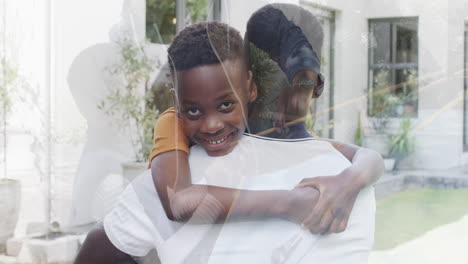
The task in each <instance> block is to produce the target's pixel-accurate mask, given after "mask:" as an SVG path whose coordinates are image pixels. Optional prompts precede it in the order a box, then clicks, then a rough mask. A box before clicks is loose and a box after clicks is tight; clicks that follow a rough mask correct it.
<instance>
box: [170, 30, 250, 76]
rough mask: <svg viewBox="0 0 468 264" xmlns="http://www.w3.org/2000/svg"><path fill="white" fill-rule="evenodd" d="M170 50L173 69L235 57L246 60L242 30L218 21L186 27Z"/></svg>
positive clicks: (175, 39)
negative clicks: (239, 30) (240, 31)
mask: <svg viewBox="0 0 468 264" xmlns="http://www.w3.org/2000/svg"><path fill="white" fill-rule="evenodd" d="M167 51H168V61H169V66H170V69H171V72H172V73H174V71H183V70H188V69H191V68H194V67H197V66H202V65H209V64H216V63H221V62H223V61H226V60H231V59H242V60H243V61H245V60H244V59H245V56H244V45H243V40H242V37H241V35H240V33H239V32H238V31H237V30H236V29H234V28H232V27H230V26H229V25H227V24H224V23H221V22H217V21H210V22H200V23H196V24H193V25H190V26H188V27H186V28H185V29H183V30H182V31H181V32H180V33H179V34H178V35H177V36H176V37H175V38H174V40H173V41H172V43H171V45H170V46H169V48H168V50H167Z"/></svg>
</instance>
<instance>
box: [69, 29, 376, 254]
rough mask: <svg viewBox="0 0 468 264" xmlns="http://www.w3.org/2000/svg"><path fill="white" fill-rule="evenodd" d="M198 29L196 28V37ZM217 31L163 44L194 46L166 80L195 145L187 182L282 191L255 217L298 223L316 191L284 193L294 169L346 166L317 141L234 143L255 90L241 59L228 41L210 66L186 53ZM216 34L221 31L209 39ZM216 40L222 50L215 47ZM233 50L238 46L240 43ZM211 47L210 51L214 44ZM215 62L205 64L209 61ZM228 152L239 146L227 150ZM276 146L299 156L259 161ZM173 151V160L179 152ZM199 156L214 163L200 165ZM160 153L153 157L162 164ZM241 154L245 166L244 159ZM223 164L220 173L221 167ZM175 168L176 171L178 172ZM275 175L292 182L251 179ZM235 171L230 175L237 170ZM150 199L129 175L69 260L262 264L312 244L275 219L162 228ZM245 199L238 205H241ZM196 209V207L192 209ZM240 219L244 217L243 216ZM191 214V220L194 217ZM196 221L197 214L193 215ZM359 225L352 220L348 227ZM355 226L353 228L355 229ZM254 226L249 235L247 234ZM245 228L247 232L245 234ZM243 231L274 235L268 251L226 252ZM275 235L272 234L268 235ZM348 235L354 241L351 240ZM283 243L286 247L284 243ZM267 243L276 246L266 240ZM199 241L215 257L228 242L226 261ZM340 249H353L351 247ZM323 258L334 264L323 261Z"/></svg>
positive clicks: (185, 34) (145, 180) (146, 178)
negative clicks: (153, 258) (150, 256)
mask: <svg viewBox="0 0 468 264" xmlns="http://www.w3.org/2000/svg"><path fill="white" fill-rule="evenodd" d="M200 27H202V29H201V30H200ZM226 28H227V26H226V25H223V24H220V23H206V24H198V25H194V26H191V27H189V28H187V29H185V30H184V31H182V32H181V34H180V35H178V36H177V37H176V39H174V42H173V44H171V46H172V47H177V43H181V42H187V44H188V45H192V46H193V47H194V49H192V50H191V52H192V53H191V54H190V56H193V57H195V59H194V60H192V62H193V61H195V62H193V63H187V64H186V65H177V64H176V65H175V66H176V69H177V72H175V75H176V76H174V77H175V80H176V82H177V87H178V88H179V89H178V90H177V91H176V93H175V97H176V102H177V106H178V108H177V111H178V112H179V114H180V115H181V116H183V119H184V132H185V135H186V136H187V137H189V138H190V140H192V141H194V142H197V143H198V145H197V146H195V147H194V148H192V152H191V156H190V166H191V167H192V179H193V181H194V182H196V183H205V184H206V183H208V184H209V183H213V184H214V185H218V186H221V187H230V188H232V187H247V188H250V189H260V190H265V189H273V190H275V189H276V191H265V192H266V193H267V194H274V195H277V194H279V195H281V194H283V195H284V194H288V195H285V197H289V200H288V202H287V203H284V204H281V203H278V204H277V205H278V206H275V207H272V206H270V207H269V208H268V211H266V212H265V213H266V214H265V216H269V217H271V216H276V217H283V218H284V217H288V219H291V220H293V221H295V222H298V223H301V222H302V221H303V220H304V219H305V217H306V216H307V210H305V209H307V208H310V206H311V204H313V203H314V201H315V199H316V198H317V197H316V195H317V194H316V193H315V192H314V190H313V189H312V188H297V189H293V190H292V191H287V189H291V188H292V187H293V186H294V184H296V183H297V182H298V179H299V180H300V179H301V178H303V176H304V173H302V175H301V171H304V170H303V169H310V167H311V166H312V165H315V166H316V165H317V162H319V164H320V163H323V162H325V163H327V162H328V164H327V167H330V169H329V170H321V171H320V169H317V173H320V174H321V173H331V174H336V173H338V172H339V171H341V170H342V169H344V168H345V167H346V166H348V165H349V162H348V161H347V160H346V159H345V158H344V157H343V156H341V155H337V154H338V153H337V152H336V151H334V150H333V148H331V146H330V145H329V144H328V143H326V142H319V141H317V142H313V141H311V140H305V141H303V142H302V141H301V142H299V143H301V145H298V144H297V142H296V143H287V144H285V143H284V142H275V143H274V144H273V143H272V142H268V144H266V143H265V141H264V140H263V139H258V138H255V137H247V136H242V133H243V131H244V130H245V126H246V116H247V107H248V103H249V102H252V101H253V100H255V97H256V89H255V86H254V85H251V80H252V75H251V73H250V72H248V71H247V70H246V68H245V62H244V61H243V55H242V52H240V51H239V49H236V47H235V46H234V45H235V43H232V42H231V43H230V48H231V49H233V50H231V51H229V52H227V51H226V52H219V53H220V54H222V55H221V56H220V58H219V59H218V61H216V60H210V59H211V58H210V56H208V57H207V56H205V55H206V54H202V55H203V56H200V54H196V53H197V52H200V50H203V49H199V48H200V47H199V46H197V45H205V44H206V43H207V41H208V39H209V37H208V36H207V34H208V35H209V34H213V35H212V36H213V37H214V38H213V39H214V42H215V43H216V42H218V44H219V43H222V42H223V41H225V40H226V39H225V38H224V39H223V37H222V36H226ZM217 32H218V33H219V32H221V33H219V34H218V33H217ZM229 32H230V34H227V35H230V38H231V37H232V38H234V39H236V38H237V41H238V40H239V39H241V38H240V36H238V33H237V34H236V32H235V31H233V30H232V29H229ZM233 35H234V36H233ZM217 37H219V39H217ZM184 38H188V39H184ZM225 43H226V42H224V43H223V45H224V46H225ZM240 43H242V40H241V41H240ZM223 45H221V47H222V46H223ZM233 46H234V47H233ZM240 46H242V45H240ZM215 47H220V46H219V45H215ZM221 47H220V48H221ZM184 50H185V49H181V50H177V49H175V50H172V52H173V54H172V55H173V57H174V56H175V54H177V56H179V58H180V56H182V57H183V56H186V55H187V54H184ZM240 50H241V49H240ZM218 51H219V50H218ZM231 52H232V53H231ZM193 53H195V55H193ZM170 54H171V49H170ZM197 55H198V56H197ZM216 55H217V54H216ZM216 55H215V56H214V57H217V56H216ZM211 57H213V56H211ZM197 59H198V61H197ZM232 87H233V88H232ZM237 145H239V146H238V147H236V146H237ZM306 145H307V147H306ZM235 147H236V148H235ZM278 147H279V148H283V150H285V149H288V153H293V152H294V151H295V152H300V151H299V150H300V149H303V150H304V151H305V152H300V153H298V156H296V157H293V156H294V155H291V156H282V155H283V154H284V153H281V152H280V153H276V156H274V155H272V156H274V157H268V158H269V159H265V160H266V161H265V160H263V159H261V158H259V157H261V156H262V155H264V154H265V153H271V150H272V149H275V148H278ZM268 148H269V149H268ZM314 149H315V151H318V152H319V153H322V154H317V155H315V156H314V155H312V157H310V156H309V157H308V155H307V153H308V152H309V151H311V150H314ZM204 151H205V152H204ZM291 151H292V152H291ZM181 154H182V155H183V153H181ZM206 154H208V155H211V156H218V157H217V158H208V157H207V156H206ZM227 154H228V155H227ZM248 154H250V156H248ZM163 155H164V154H162V155H160V156H158V157H162V156H163ZM310 155H311V154H310ZM247 157H248V159H246V158H247ZM262 158H263V157H262ZM272 158H273V159H274V158H278V160H277V162H276V163H277V164H274V165H275V166H276V168H270V167H271V164H270V163H268V162H271V161H272ZM311 158H312V159H311ZM313 158H315V163H314V162H312V161H313V160H314V159H313ZM160 161H161V159H160ZM213 161H214V162H213ZM236 161H237V162H236ZM239 161H241V162H239ZM257 161H258V162H257ZM330 162H331V163H330ZM153 164H154V162H153ZM220 164H222V166H221V167H220V166H219V165H220ZM244 164H253V165H255V164H257V165H258V166H257V167H251V166H250V167H249V166H247V167H246V168H242V165H244ZM223 166H224V167H226V168H227V169H223ZM275 166H274V167H275ZM304 166H305V167H304ZM312 167H313V166H312ZM331 167H333V168H331ZM175 168H176V169H177V168H180V166H177V167H175ZM278 169H283V174H284V169H290V170H291V173H292V174H294V176H295V177H292V178H290V179H289V178H287V177H285V175H279V176H281V177H279V178H276V179H277V181H276V182H275V181H268V182H265V178H264V177H259V178H258V177H256V176H255V175H264V176H265V175H271V174H272V173H273V174H274V173H276V172H278ZM236 170H239V173H237V171H236ZM294 172H295V173H294ZM172 173H173V174H172V175H178V174H177V173H176V172H175V171H173V172H172ZM324 175H326V174H324ZM203 176H205V178H203ZM245 176H247V177H245ZM249 176H250V177H249ZM298 177H299V178H298ZM267 179H269V178H267ZM244 180H245V181H244ZM270 180H271V179H270ZM208 188H210V187H208ZM170 191H171V189H168V190H166V192H168V193H169V195H170ZM247 192H249V191H247ZM211 194H212V193H210V192H208V195H206V196H205V197H204V198H203V201H207V202H208V204H210V205H212V206H210V208H221V207H222V205H220V202H219V199H217V197H215V196H212V195H211ZM371 194H372V193H371V192H369V190H368V191H367V192H366V197H367V199H365V201H368V203H367V204H366V206H363V208H365V209H366V210H364V211H365V212H364V213H363V212H361V213H362V214H361V216H366V217H368V218H366V219H368V220H370V222H371V223H370V226H367V225H366V224H367V223H365V222H364V221H361V222H362V224H364V226H365V228H366V230H367V231H366V232H364V233H365V234H364V235H363V236H361V237H360V238H361V240H359V242H358V243H356V245H360V246H363V248H361V249H360V251H359V250H358V251H359V252H360V254H361V255H360V256H359V257H360V258H362V252H364V253H365V252H366V251H367V250H370V246H371V244H372V231H373V220H372V219H369V218H372V217H373V216H372V213H373V204H372V201H373V200H372V195H371ZM247 196H248V195H247ZM213 197H214V198H213ZM243 197H244V196H243V195H242V193H241V195H239V199H243ZM156 198H157V196H156V191H155V189H154V187H153V185H152V179H151V176H150V175H149V174H148V173H147V174H145V175H142V176H140V177H139V178H137V179H136V180H135V181H134V182H133V184H132V185H130V186H129V187H128V188H127V190H126V191H125V193H124V194H123V196H122V199H121V200H120V201H119V203H118V205H117V206H116V208H115V209H114V210H113V211H112V212H111V213H110V214H109V215H108V216H107V217H106V219H105V221H104V227H105V232H106V233H107V234H105V233H103V232H102V230H97V231H93V232H91V233H90V235H89V236H88V238H87V239H86V241H85V244H84V245H83V248H82V250H81V251H80V254H79V256H78V257H77V263H116V262H118V261H128V260H129V259H128V257H127V256H126V254H130V255H138V256H142V255H145V254H146V253H147V252H148V250H149V249H151V248H153V247H156V248H157V250H158V253H159V254H160V257H161V259H162V261H163V263H165V262H167V263H178V262H183V261H185V262H187V263H194V262H193V261H194V260H197V261H199V262H205V261H207V260H209V259H210V258H211V257H214V258H215V259H212V258H211V259H212V261H214V262H215V263H218V262H224V263H225V261H228V260H232V261H240V260H242V259H243V260H244V261H246V260H247V261H252V262H250V263H265V260H266V259H269V260H270V259H275V260H281V259H284V258H287V257H288V256H292V257H293V259H294V258H295V259H298V258H302V257H304V252H307V251H304V248H302V249H301V247H304V246H305V247H306V248H305V249H307V248H309V247H310V246H311V245H313V244H314V242H315V240H316V237H314V236H312V235H310V234H308V233H306V234H302V233H300V229H299V227H298V225H294V224H292V223H290V222H289V221H283V220H277V222H274V221H273V222H271V221H268V222H267V223H265V224H263V223H261V222H258V223H260V224H261V226H260V227H259V226H257V225H258V223H255V222H254V223H244V224H241V225H238V224H234V223H230V224H228V225H227V229H226V230H224V229H223V230H219V228H220V226H215V228H214V227H213V226H211V225H198V226H193V225H184V226H183V225H181V224H178V223H174V222H171V221H168V220H167V219H166V218H165V217H164V216H163V217H161V214H160V213H162V212H164V210H163V209H162V207H161V204H160V203H159V201H158V200H157V199H156ZM220 198H221V199H223V195H220ZM361 200H362V199H361ZM182 202H184V201H182ZM189 202H190V201H189ZM245 202H248V199H246V201H245ZM361 205H362V203H361ZM196 207H197V208H199V205H197V206H196ZM221 210H222V209H221ZM209 211H210V212H214V214H212V215H211V219H201V220H202V221H201V222H204V223H206V222H210V220H211V221H213V220H217V219H219V214H218V213H219V210H214V211H212V210H211V209H210V210H209ZM234 211H235V209H234ZM244 213H247V214H248V211H247V212H244ZM256 213H258V212H256ZM270 214H271V215H270ZM193 215H196V211H195V213H194V214H192V216H193ZM241 215H242V214H241ZM358 215H359V214H358ZM206 216H207V215H205V214H203V217H206ZM208 216H210V215H208ZM192 219H194V221H195V222H199V219H198V218H197V217H196V216H195V217H192V218H191V220H192ZM225 219H228V217H225ZM352 219H353V218H352ZM189 222H190V221H189ZM359 222H360V221H353V223H355V224H357V223H359ZM362 224H361V225H360V227H362ZM252 227H254V230H251V228H252ZM232 228H233V229H232ZM256 229H258V230H259V232H255V230H256ZM275 229H277V230H275ZM212 230H215V233H216V234H217V233H219V232H221V236H220V238H221V240H220V241H221V242H223V241H224V242H226V243H224V242H223V243H224V244H223V243H221V244H219V243H218V242H216V241H215V240H213V238H214V239H216V237H217V236H216V235H215V236H214V237H213V236H210V235H211V234H210V232H212ZM249 230H251V231H253V232H247V233H246V231H249ZM233 231H234V232H233ZM240 231H241V232H240ZM353 231H354V232H353ZM284 232H286V233H284ZM298 232H299V233H300V236H299V237H298V236H291V235H295V234H297V233H298ZM249 233H251V234H258V235H260V237H257V239H252V240H251V241H247V242H261V241H260V240H261V239H262V237H263V238H265V236H264V235H267V236H266V238H267V239H268V238H269V237H271V238H273V237H274V239H273V241H270V242H271V245H269V244H270V243H266V244H265V246H266V247H260V246H261V244H262V243H260V244H258V247H259V249H258V250H256V249H254V252H252V254H247V255H245V254H243V253H242V252H245V251H243V250H242V249H236V248H235V247H236V245H239V243H231V242H229V239H230V238H233V239H238V238H239V237H238V236H236V234H242V235H241V237H242V238H245V235H246V234H249ZM345 233H347V234H346V235H347V236H348V238H349V235H350V234H354V235H356V229H355V228H352V229H351V230H350V231H349V232H345ZM187 235H188V236H187ZM278 235H280V236H279V237H278ZM357 236H358V237H359V235H357ZM295 237H297V239H296V238H295ZM109 238H110V241H112V243H111V242H110V241H109ZM209 238H211V239H209ZM291 238H293V240H294V241H291ZM226 239H227V240H226ZM259 239H260V240H259ZM276 239H277V241H275V240H276ZM284 239H286V241H285V240H284ZM296 240H297V241H301V240H305V241H306V242H307V243H301V244H300V245H299V246H298V245H297V244H298V242H297V241H296ZM323 241H324V242H323V243H322V244H321V245H322V246H324V245H326V243H330V241H329V240H327V239H323ZM206 242H211V243H213V244H214V248H215V249H216V250H215V252H218V253H219V252H225V251H223V248H225V247H226V246H227V247H229V248H230V245H232V246H233V247H232V248H231V249H232V250H233V254H232V255H225V254H223V253H221V254H220V255H218V256H212V255H211V253H210V252H211V248H213V247H211V245H209V243H208V245H206V244H205V243H206ZM263 242H264V241H263ZM364 242H365V243H364ZM174 243H175V244H174ZM324 243H325V244H324ZM246 244H248V243H246ZM350 244H351V243H350ZM319 245H320V244H319ZM353 245H354V243H353ZM96 246H99V248H101V250H99V252H98V251H97V250H96ZM272 247H273V248H272ZM296 247H299V249H301V250H299V251H297V250H293V248H296ZM252 248H254V247H252ZM331 248H334V247H331ZM331 248H330V249H331ZM337 248H340V247H337ZM119 249H120V250H119ZM123 252H124V253H126V254H124V253H123ZM290 252H293V253H294V254H293V253H291V254H292V255H291V254H290ZM348 252H357V251H356V248H354V249H353V250H351V251H348ZM316 253H320V252H316ZM328 253H330V252H328ZM352 254H354V253H352ZM352 254H351V253H350V254H347V256H348V257H349V256H351V255H352ZM327 255H328V256H330V257H333V256H335V257H336V255H333V254H327ZM354 255H356V254H354ZM316 256H317V255H316ZM305 257H308V258H306V259H309V260H310V258H314V255H307V256H305ZM322 257H323V256H322ZM257 260H258V261H260V262H258V261H257ZM348 260H349V258H348Z"/></svg>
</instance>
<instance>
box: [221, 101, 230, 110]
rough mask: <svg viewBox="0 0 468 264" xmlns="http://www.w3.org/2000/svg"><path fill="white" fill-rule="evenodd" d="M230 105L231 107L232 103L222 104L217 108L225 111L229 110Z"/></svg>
mask: <svg viewBox="0 0 468 264" xmlns="http://www.w3.org/2000/svg"><path fill="white" fill-rule="evenodd" d="M232 105H233V103H232V102H224V103H222V104H221V105H220V106H219V108H220V109H221V110H226V109H229V108H230V107H231V106H232Z"/></svg>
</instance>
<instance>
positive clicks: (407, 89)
mask: <svg viewBox="0 0 468 264" xmlns="http://www.w3.org/2000/svg"><path fill="white" fill-rule="evenodd" d="M395 77H396V84H395V89H394V91H393V94H394V95H395V96H396V99H397V101H396V102H395V105H394V108H395V113H396V115H397V116H406V115H409V116H415V115H416V112H417V108H418V89H417V88H418V78H417V77H418V71H417V69H401V70H396V71H395Z"/></svg>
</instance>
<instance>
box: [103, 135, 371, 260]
mask: <svg viewBox="0 0 468 264" xmlns="http://www.w3.org/2000/svg"><path fill="white" fill-rule="evenodd" d="M189 164H190V169H191V174H192V182H194V183H198V184H209V185H217V186H222V187H230V188H239V189H249V190H275V189H278V190H279V189H283V190H284V189H292V188H294V186H295V185H296V184H297V183H299V182H300V181H301V180H302V179H303V178H310V177H317V176H331V175H336V174H338V173H339V172H341V171H342V170H343V169H345V168H346V167H348V166H349V165H350V162H349V161H348V160H347V159H346V158H345V157H344V156H343V155H341V154H340V153H339V152H338V151H337V150H336V149H334V148H333V146H332V145H331V144H330V143H328V142H326V141H319V140H313V139H300V140H277V139H270V138H262V137H256V136H252V135H246V136H243V138H242V139H241V140H240V141H239V144H238V145H237V146H236V147H235V148H234V150H233V151H232V152H231V153H229V154H227V155H225V156H221V157H209V156H208V155H207V154H206V152H205V151H204V150H203V149H202V148H201V147H199V146H194V147H192V148H191V152H190V156H189ZM272 206H274V204H272ZM374 225H375V198H374V189H373V188H372V187H368V188H365V189H363V190H362V191H361V192H360V194H359V195H358V197H357V200H356V202H355V205H354V208H353V211H352V213H351V216H350V219H349V222H348V226H347V229H346V231H345V232H342V233H339V234H331V235H327V236H318V235H313V234H311V233H310V232H308V231H305V230H303V229H301V228H300V226H299V225H297V224H295V223H292V222H289V221H286V220H281V219H270V220H262V221H246V222H229V221H227V223H225V224H203V225H201V224H198V225H197V224H190V221H189V223H187V224H182V223H178V222H172V221H170V220H168V219H167V217H166V215H165V213H164V210H163V208H162V205H161V202H160V200H159V198H158V195H157V193H156V189H155V188H154V184H153V181H152V178H151V173H150V171H149V170H148V171H147V172H145V173H143V174H142V175H140V176H139V177H137V178H136V179H135V180H134V181H133V182H132V184H130V185H129V186H128V187H127V188H126V190H125V191H124V193H123V194H122V196H121V197H120V198H119V201H118V203H117V205H116V207H115V208H114V209H113V210H112V211H111V213H109V214H108V215H107V216H106V217H105V219H104V229H105V231H106V234H107V235H108V237H109V239H110V240H111V242H112V243H113V244H114V245H115V246H116V247H117V248H118V249H120V250H121V251H123V252H125V253H127V254H129V255H133V256H144V255H146V254H147V253H148V252H149V251H150V250H151V249H153V248H156V250H157V252H158V255H159V257H160V259H161V262H162V263H223V264H225V263H346V264H348V263H367V258H368V254H369V252H370V250H371V249H372V245H373V240H374Z"/></svg>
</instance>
